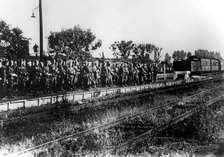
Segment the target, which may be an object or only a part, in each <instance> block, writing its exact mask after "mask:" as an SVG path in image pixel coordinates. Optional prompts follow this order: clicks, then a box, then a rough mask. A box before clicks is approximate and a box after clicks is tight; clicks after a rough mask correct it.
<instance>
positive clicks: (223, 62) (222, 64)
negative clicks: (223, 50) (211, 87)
mask: <svg viewBox="0 0 224 157" xmlns="http://www.w3.org/2000/svg"><path fill="white" fill-rule="evenodd" d="M219 70H220V71H224V60H219Z"/></svg>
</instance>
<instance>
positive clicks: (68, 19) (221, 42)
mask: <svg viewBox="0 0 224 157" xmlns="http://www.w3.org/2000/svg"><path fill="white" fill-rule="evenodd" d="M38 3H39V1H38V0H0V20H4V21H5V22H6V23H8V24H10V25H11V26H12V27H19V28H20V29H22V31H23V32H24V36H25V37H28V38H32V40H31V41H30V48H31V51H32V47H33V45H34V44H35V43H37V44H38V45H39V21H38V14H39V12H38V9H36V10H34V8H36V7H38ZM42 6H43V36H44V50H47V36H48V35H49V33H50V31H60V30H61V29H62V28H72V27H74V26H76V25H79V26H80V27H81V28H83V29H91V31H92V32H93V33H94V34H95V35H96V37H97V39H101V40H102V42H103V43H102V46H101V48H100V49H98V50H97V51H96V52H94V53H93V55H94V56H99V53H101V52H104V54H105V56H106V57H112V52H111V50H110V49H109V47H110V45H111V44H112V43H113V42H114V41H120V40H132V41H134V42H135V43H137V44H139V43H149V44H154V45H156V46H158V47H160V48H163V49H162V56H164V55H165V54H166V53H169V54H170V55H172V53H173V51H175V50H184V51H190V52H194V51H195V50H197V49H207V50H210V51H218V52H221V55H222V57H224V20H223V15H224V9H223V7H224V1H223V0H42ZM32 12H34V13H35V15H36V16H37V18H31V14H32Z"/></svg>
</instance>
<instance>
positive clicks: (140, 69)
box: [138, 64, 144, 85]
mask: <svg viewBox="0 0 224 157" xmlns="http://www.w3.org/2000/svg"><path fill="white" fill-rule="evenodd" d="M138 78H139V84H140V85H141V84H143V81H144V80H143V79H144V69H143V67H142V65H141V64H139V65H138Z"/></svg>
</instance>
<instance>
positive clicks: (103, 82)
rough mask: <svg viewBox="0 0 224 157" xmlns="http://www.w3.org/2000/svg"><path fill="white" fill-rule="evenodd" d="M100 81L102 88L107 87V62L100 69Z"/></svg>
mask: <svg viewBox="0 0 224 157" xmlns="http://www.w3.org/2000/svg"><path fill="white" fill-rule="evenodd" d="M100 72H101V73H100V80H101V85H102V87H106V83H107V74H108V72H107V68H106V66H105V62H102V66H101V68H100Z"/></svg>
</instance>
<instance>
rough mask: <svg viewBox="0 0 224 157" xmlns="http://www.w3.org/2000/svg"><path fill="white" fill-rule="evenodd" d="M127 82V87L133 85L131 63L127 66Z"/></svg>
mask: <svg viewBox="0 0 224 157" xmlns="http://www.w3.org/2000/svg"><path fill="white" fill-rule="evenodd" d="M127 82H128V83H127V84H128V85H129V86H130V85H133V84H134V67H133V64H132V63H130V64H129V65H128V81H127Z"/></svg>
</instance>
